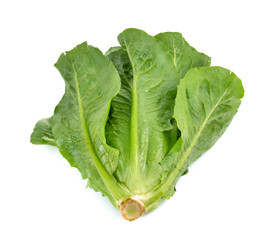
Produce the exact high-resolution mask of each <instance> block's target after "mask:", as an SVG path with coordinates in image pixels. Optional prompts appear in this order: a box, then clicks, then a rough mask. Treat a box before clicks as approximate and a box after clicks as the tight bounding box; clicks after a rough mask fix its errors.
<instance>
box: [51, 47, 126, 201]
mask: <svg viewBox="0 0 273 240" xmlns="http://www.w3.org/2000/svg"><path fill="white" fill-rule="evenodd" d="M55 66H56V68H57V69H58V70H59V72H60V73H61V75H62V77H63V79H64V80H65V94H64V96H63V98H62V100H61V101H60V103H59V104H58V106H57V107H56V109H55V112H54V115H53V117H52V118H51V126H52V132H53V135H54V139H55V142H56V145H57V146H58V148H59V150H60V152H61V154H62V155H63V156H64V157H65V158H66V159H67V160H68V161H69V162H70V164H71V166H73V167H76V168H78V169H79V171H80V172H81V174H82V177H83V178H88V180H89V184H90V185H91V186H92V187H93V188H94V189H96V190H99V191H101V192H102V193H103V194H105V195H107V196H108V197H109V198H110V199H111V200H112V202H115V203H116V204H118V202H119V201H122V200H123V197H124V196H125V197H126V194H127V192H126V190H125V189H123V188H121V186H120V185H119V184H118V183H117V182H116V180H115V178H114V176H113V175H112V173H113V172H114V171H115V170H116V168H117V165H118V151H117V150H116V149H113V148H111V147H109V146H108V145H107V144H106V140H105V123H106V121H107V116H108V112H109V108H110V103H111V100H112V98H113V97H114V96H115V95H116V94H117V93H118V91H119V89H120V78H119V75H118V72H117V71H116V69H115V67H114V66H113V64H112V63H111V61H110V60H108V59H107V58H106V57H105V56H103V54H102V53H101V52H100V51H99V50H98V49H97V48H94V47H92V46H88V45H87V43H82V44H80V45H78V46H77V47H76V48H74V49H73V50H71V51H69V52H66V53H65V54H62V55H61V56H60V58H59V60H58V62H57V63H56V64H55Z"/></svg>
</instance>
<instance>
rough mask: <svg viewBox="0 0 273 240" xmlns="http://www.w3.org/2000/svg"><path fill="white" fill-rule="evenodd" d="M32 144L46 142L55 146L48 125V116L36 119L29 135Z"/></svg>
mask: <svg viewBox="0 0 273 240" xmlns="http://www.w3.org/2000/svg"><path fill="white" fill-rule="evenodd" d="M30 142H31V143H33V144H48V145H52V146H55V145H56V144H55V140H54V137H53V133H52V130H51V126H50V118H44V119H41V120H40V121H38V122H37V123H36V125H35V127H34V130H33V132H32V134H31V137H30Z"/></svg>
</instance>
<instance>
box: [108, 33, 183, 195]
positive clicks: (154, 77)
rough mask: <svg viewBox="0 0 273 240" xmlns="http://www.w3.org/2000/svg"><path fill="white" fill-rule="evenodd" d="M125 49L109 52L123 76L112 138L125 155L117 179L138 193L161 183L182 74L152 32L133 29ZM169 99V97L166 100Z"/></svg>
mask: <svg viewBox="0 0 273 240" xmlns="http://www.w3.org/2000/svg"><path fill="white" fill-rule="evenodd" d="M118 40H119V42H120V44H121V47H122V48H114V49H111V50H110V51H109V52H108V57H109V58H110V59H111V60H112V61H113V63H114V64H115V66H116V68H117V69H118V71H119V73H120V76H121V83H122V85H121V90H120V92H119V94H118V96H117V97H116V98H115V99H114V100H113V102H112V107H111V115H110V120H109V127H107V139H108V141H109V144H110V145H112V146H114V147H115V148H117V149H118V150H119V151H120V161H119V166H118V169H117V173H116V174H117V177H118V178H119V180H120V181H121V182H124V183H125V184H126V185H127V186H128V188H129V189H130V190H131V191H133V192H135V193H136V194H144V193H145V192H147V191H149V190H151V189H152V188H153V187H154V186H156V185H157V184H158V183H159V179H160V175H159V174H158V173H159V172H160V171H161V167H160V165H159V162H160V161H161V160H162V159H163V158H164V157H165V155H166V154H167V152H168V151H169V149H170V147H171V146H170V145H169V144H170V141H169V137H170V136H169V133H167V131H169V130H171V129H172V128H173V126H172V124H171V122H170V120H171V118H172V115H173V107H174V99H175V95H176V88H177V84H178V79H179V77H178V74H177V72H176V70H175V68H174V65H173V62H172V59H171V56H170V55H169V53H168V52H167V50H166V47H165V46H164V44H163V43H162V42H160V41H158V40H157V39H155V38H154V37H152V36H150V35H148V34H147V33H145V32H143V31H141V30H137V29H127V30H125V31H124V32H123V33H121V34H120V35H119V36H118ZM162 96H164V97H162Z"/></svg>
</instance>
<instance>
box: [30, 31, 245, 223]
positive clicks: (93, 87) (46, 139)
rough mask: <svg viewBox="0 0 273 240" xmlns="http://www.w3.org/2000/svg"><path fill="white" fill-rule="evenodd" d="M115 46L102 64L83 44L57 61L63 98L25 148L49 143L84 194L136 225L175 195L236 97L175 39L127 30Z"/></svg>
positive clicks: (239, 93) (237, 86)
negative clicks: (88, 191) (84, 184)
mask: <svg viewBox="0 0 273 240" xmlns="http://www.w3.org/2000/svg"><path fill="white" fill-rule="evenodd" d="M118 41H119V43H120V45H121V46H120V47H113V48H110V49H109V51H108V52H107V53H106V55H105V56H104V55H103V54H102V53H101V52H100V51H99V50H98V49H97V48H94V47H92V46H89V45H87V43H82V44H80V45H78V46H77V47H76V48H74V49H73V50H71V51H69V52H66V53H65V54H62V55H61V56H60V58H59V60H58V62H57V63H56V64H55V66H56V68H57V69H58V70H59V72H60V73H61V75H62V77H63V79H64V80H65V94H64V96H63V98H62V100H61V101H60V103H59V104H58V105H57V107H56V108H55V112H54V115H53V116H52V117H51V118H47V119H42V120H40V121H39V122H38V123H37V124H36V125H35V128H34V131H33V133H32V135H31V142H32V143H34V144H50V145H56V146H57V147H58V148H59V150H60V152H61V154H62V155H63V156H64V157H65V158H66V159H67V160H68V161H69V163H70V164H71V166H73V167H76V168H77V169H78V170H79V171H80V172H81V174H82V178H83V179H88V186H90V187H92V188H93V189H94V190H95V191H100V192H102V194H103V195H106V196H107V197H108V198H109V199H110V201H111V202H112V204H113V205H114V206H115V207H116V208H118V209H119V210H120V211H121V213H122V215H123V217H124V218H125V219H127V220H134V219H136V218H138V217H139V216H141V215H142V214H143V213H144V212H148V211H151V210H153V209H155V208H156V207H157V206H158V204H159V203H160V202H161V201H162V200H163V199H166V198H167V199H168V198H170V197H171V196H172V195H173V193H174V191H175V184H176V182H177V181H178V179H179V178H180V176H182V175H184V174H186V173H187V172H188V170H187V169H188V167H189V165H190V164H191V163H192V162H193V161H195V160H196V159H197V158H198V157H200V156H201V155H202V154H203V153H204V152H206V151H207V150H208V149H209V148H211V147H212V146H213V145H214V144H215V142H216V141H217V139H218V138H219V137H220V136H221V135H222V134H223V133H224V131H225V129H226V128H227V127H228V125H229V124H230V122H231V120H232V118H233V117H234V115H235V113H236V112H237V109H238V107H239V105H240V103H241V100H240V99H241V98H242V97H243V94H244V90H243V86H242V83H241V81H240V79H239V78H237V77H236V76H235V74H234V73H231V72H230V71H229V70H227V69H224V68H221V67H209V65H210V58H209V57H208V56H206V55H205V54H203V53H199V52H198V51H196V50H195V49H194V48H192V47H191V46H190V45H189V44H188V43H187V42H186V41H185V39H184V38H183V37H182V35H181V34H180V33H170V32H167V33H160V34H158V35H156V36H155V37H152V36H150V35H148V34H147V33H145V32H143V31H141V30H138V29H126V30H125V31H124V32H122V33H121V34H120V35H119V36H118Z"/></svg>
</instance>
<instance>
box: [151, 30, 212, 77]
mask: <svg viewBox="0 0 273 240" xmlns="http://www.w3.org/2000/svg"><path fill="white" fill-rule="evenodd" d="M155 37H156V38H157V39H159V40H160V41H162V42H164V44H165V45H166V46H167V48H168V51H169V53H170V54H171V56H172V60H173V64H174V66H175V68H176V69H177V71H178V73H179V77H180V79H181V78H183V77H184V76H185V74H186V73H187V72H188V71H189V70H190V69H191V68H194V67H205V66H209V65H210V62H211V59H210V57H208V56H207V55H205V54H204V53H200V52H198V51H197V50H196V49H194V48H193V47H191V46H190V45H189V44H188V43H187V42H186V40H185V39H184V38H183V37H182V34H181V33H178V32H165V33H159V34H157V35H156V36H155Z"/></svg>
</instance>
